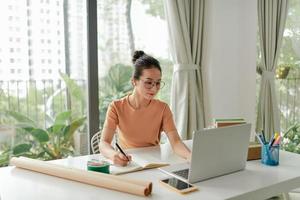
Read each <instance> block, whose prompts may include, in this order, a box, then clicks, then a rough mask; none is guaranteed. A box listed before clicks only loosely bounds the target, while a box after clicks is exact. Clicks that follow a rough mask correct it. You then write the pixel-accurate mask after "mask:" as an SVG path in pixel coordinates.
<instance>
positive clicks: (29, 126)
mask: <svg viewBox="0 0 300 200" xmlns="http://www.w3.org/2000/svg"><path fill="white" fill-rule="evenodd" d="M15 127H16V128H20V129H23V130H25V131H26V132H29V133H30V132H31V131H32V130H33V129H34V127H33V126H32V124H28V123H22V122H21V123H18V124H16V125H15Z"/></svg>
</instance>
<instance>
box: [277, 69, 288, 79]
mask: <svg viewBox="0 0 300 200" xmlns="http://www.w3.org/2000/svg"><path fill="white" fill-rule="evenodd" d="M290 69H291V68H290V67H279V68H277V69H276V78H277V79H286V77H287V76H288V74H289V71H290Z"/></svg>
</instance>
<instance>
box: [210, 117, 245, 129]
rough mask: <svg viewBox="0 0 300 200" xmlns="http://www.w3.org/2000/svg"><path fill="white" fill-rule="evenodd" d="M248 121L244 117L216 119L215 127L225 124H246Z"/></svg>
mask: <svg viewBox="0 0 300 200" xmlns="http://www.w3.org/2000/svg"><path fill="white" fill-rule="evenodd" d="M245 123H246V121H245V120H244V119H242V118H231V119H214V124H215V127H217V128H220V127H224V126H233V125H238V124H245Z"/></svg>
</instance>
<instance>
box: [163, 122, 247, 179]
mask: <svg viewBox="0 0 300 200" xmlns="http://www.w3.org/2000/svg"><path fill="white" fill-rule="evenodd" d="M250 132H251V124H242V125H235V126H228V127H222V128H214V129H205V130H200V131H194V133H193V141H192V143H193V146H192V158H191V162H190V163H183V164H176V165H170V166H166V167H162V168H159V169H160V170H161V171H162V172H164V173H167V174H169V175H171V176H174V177H176V178H178V179H180V180H182V181H185V182H188V183H196V182H199V181H203V180H206V179H210V178H213V177H217V176H221V175H225V174H230V173H233V172H236V171H240V170H243V169H244V168H245V167H246V161H247V154H248V147H249V141H250Z"/></svg>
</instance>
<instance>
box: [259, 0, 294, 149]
mask: <svg viewBox="0 0 300 200" xmlns="http://www.w3.org/2000/svg"><path fill="white" fill-rule="evenodd" d="M299 13H300V2H299V1H298V0H291V1H290V2H289V8H288V14H287V19H286V25H285V30H284V33H283V40H282V46H281V49H280V54H279V57H278V62H277V71H276V81H275V84H276V87H275V88H276V92H277V97H278V102H279V111H280V125H281V131H282V132H283V133H284V132H286V131H287V130H288V129H289V128H291V127H293V129H291V130H292V131H291V132H290V133H291V134H289V135H286V138H284V140H283V141H284V142H283V145H282V147H283V148H284V149H285V150H288V151H292V152H297V153H300V148H299V146H300V142H299V138H300V123H299V122H300V84H299V83H300V48H299V47H300V20H299ZM258 41H259V40H258ZM257 57H258V61H257V63H260V57H261V55H260V46H259V43H258V56H257ZM257 80H258V83H257V86H258V87H257V88H258V89H259V84H260V83H259V81H260V77H259V78H258V79H257ZM297 127H298V128H297ZM294 130H295V131H294ZM297 146H298V147H297Z"/></svg>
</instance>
